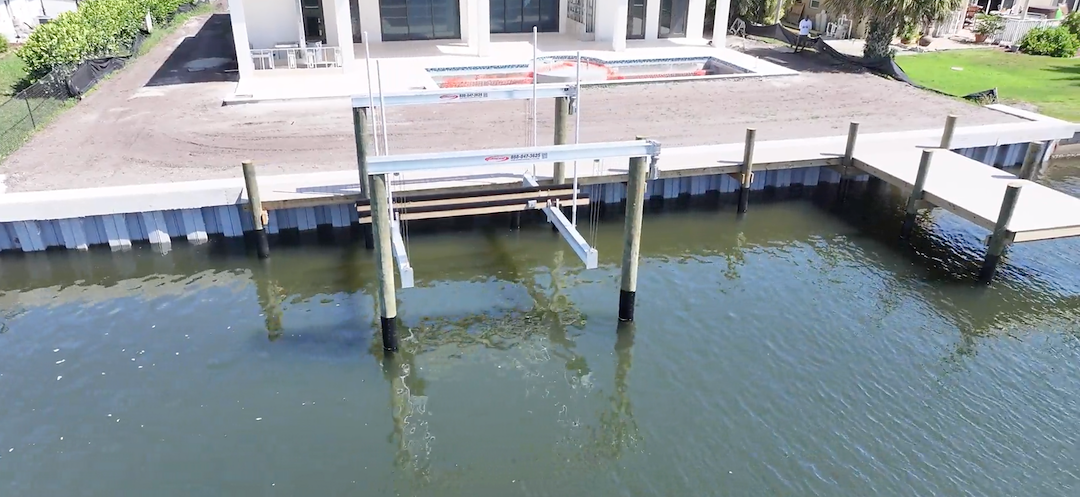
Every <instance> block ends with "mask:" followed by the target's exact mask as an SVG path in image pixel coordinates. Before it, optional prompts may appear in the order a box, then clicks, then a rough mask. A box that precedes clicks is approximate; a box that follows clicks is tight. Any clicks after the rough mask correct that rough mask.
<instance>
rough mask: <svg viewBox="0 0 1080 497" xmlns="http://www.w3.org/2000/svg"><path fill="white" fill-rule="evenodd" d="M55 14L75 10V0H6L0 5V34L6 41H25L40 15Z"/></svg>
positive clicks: (51, 15)
mask: <svg viewBox="0 0 1080 497" xmlns="http://www.w3.org/2000/svg"><path fill="white" fill-rule="evenodd" d="M42 7H44V9H45V12H44V15H45V16H46V17H51V18H55V17H56V16H58V15H60V14H62V13H64V12H68V11H72V10H75V8H76V5H75V0H6V1H5V2H4V5H0V35H3V36H4V38H6V39H7V40H8V41H19V42H21V41H25V40H26V38H27V37H28V36H30V32H31V31H33V29H34V28H36V27H37V26H38V18H39V17H41V16H42Z"/></svg>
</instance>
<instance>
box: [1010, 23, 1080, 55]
mask: <svg viewBox="0 0 1080 497" xmlns="http://www.w3.org/2000/svg"><path fill="white" fill-rule="evenodd" d="M1077 50H1080V40H1077V39H1076V37H1075V36H1073V34H1072V33H1070V32H1069V30H1068V29H1067V28H1065V27H1063V26H1057V27H1053V28H1033V29H1032V30H1031V31H1028V32H1027V34H1025V35H1024V37H1023V38H1022V39H1021V40H1020V51H1021V52H1024V53H1026V54H1029V55H1048V56H1050V57H1074V56H1076V51H1077Z"/></svg>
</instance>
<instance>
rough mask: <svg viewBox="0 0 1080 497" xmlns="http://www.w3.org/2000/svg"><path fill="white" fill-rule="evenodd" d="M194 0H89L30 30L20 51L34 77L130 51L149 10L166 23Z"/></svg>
mask: <svg viewBox="0 0 1080 497" xmlns="http://www.w3.org/2000/svg"><path fill="white" fill-rule="evenodd" d="M189 2H190V0H87V1H85V2H80V4H79V8H78V10H75V11H72V12H65V13H63V14H60V15H59V16H58V17H57V18H56V19H54V20H52V21H51V22H49V23H48V24H44V25H41V26H39V27H38V28H37V29H35V30H34V32H33V33H31V34H30V38H29V39H27V40H26V44H24V45H23V46H22V47H21V48H20V49H19V50H18V52H17V53H18V55H19V57H21V58H22V59H23V62H25V63H26V68H27V71H28V72H29V73H30V77H31V78H35V79H36V78H39V77H41V76H44V75H45V74H47V73H48V72H49V71H51V70H52V69H53V67H56V66H60V65H67V64H76V63H79V62H81V61H83V60H85V59H87V58H92V57H100V56H104V55H109V54H121V53H124V54H125V55H126V48H127V47H129V46H130V45H131V42H132V40H134V39H135V36H136V35H137V34H138V33H139V30H140V29H142V28H143V22H144V20H145V18H146V13H147V12H149V13H150V16H151V18H152V19H153V21H154V24H155V25H159V24H164V23H165V22H166V21H168V19H169V18H170V17H171V16H172V14H173V13H174V12H176V10H177V9H178V8H179V7H180V5H182V4H185V3H189Z"/></svg>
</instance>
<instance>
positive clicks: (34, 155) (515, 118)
mask: <svg viewBox="0 0 1080 497" xmlns="http://www.w3.org/2000/svg"><path fill="white" fill-rule="evenodd" d="M231 46H232V40H231V30H230V27H229V21H228V16H227V15H225V14H215V15H213V16H203V17H200V18H196V19H193V20H192V21H190V22H189V23H188V24H187V25H185V26H183V27H182V28H181V29H179V30H178V31H177V32H176V33H174V34H173V35H172V36H171V37H170V38H168V39H166V40H165V41H164V42H163V43H162V44H161V45H159V46H158V47H155V49H154V50H153V51H152V52H151V53H150V54H148V55H147V56H145V57H142V58H140V59H138V60H137V61H136V62H135V63H133V64H132V65H131V66H129V67H128V68H127V69H125V70H124V71H123V72H122V73H121V74H119V75H117V76H116V77H114V78H111V79H110V80H108V81H106V82H104V83H103V84H101V85H100V86H99V87H98V89H97V90H96V91H94V92H93V93H91V94H90V95H88V96H87V97H86V98H84V99H83V101H82V102H80V103H79V104H78V105H77V106H76V107H75V108H73V109H72V110H70V111H68V112H67V113H65V114H64V115H63V116H61V117H60V118H59V119H58V120H57V121H56V122H54V123H53V124H52V125H50V126H49V127H48V128H47V129H45V130H43V131H42V132H40V133H38V134H37V136H35V138H34V139H33V140H31V141H30V142H29V143H27V144H26V145H25V146H24V147H23V148H22V149H21V150H20V151H18V152H16V153H15V154H13V155H11V156H10V157H9V158H8V159H7V161H5V162H4V163H3V165H0V175H4V174H6V175H7V177H8V179H7V183H8V191H33V190H46V189H62V188H79V187H87V186H112V185H129V184H146V183H160V182H169V181H183V180H194V179H211V178H225V177H238V176H239V175H240V162H241V161H242V160H245V159H253V160H255V161H257V162H258V163H259V164H260V172H262V173H263V174H275V173H298V172H310V171H327V170H341V169H348V168H352V167H355V156H354V154H355V150H354V145H353V136H352V121H351V117H350V111H349V107H348V104H347V103H346V102H345V101H343V100H342V101H318V102H315V101H312V102H294V103H266V104H249V105H238V106H227V107H223V106H221V100H222V98H223V97H224V96H225V95H226V94H227V93H229V92H230V91H231V90H232V89H233V88H234V87H235V72H234V71H228V70H227V69H230V68H235V56H234V54H232V53H230V52H231ZM745 51H747V52H749V53H752V54H754V55H758V56H762V57H766V58H769V59H770V60H771V61H773V62H776V63H781V64H784V65H787V66H789V67H792V68H793V69H796V70H800V71H802V74H800V75H798V76H786V77H774V78H761V79H741V80H729V81H699V82H685V83H674V84H653V85H623V86H614V87H608V88H587V89H586V90H584V96H583V98H582V103H581V106H582V111H583V112H582V131H581V137H582V141H610V140H625V139H633V137H634V136H635V135H645V136H648V137H649V138H653V139H657V140H659V141H660V142H661V143H662V144H663V145H665V146H682V145H703V144H714V143H728V142H738V141H741V140H742V137H743V133H744V130H745V128H746V127H756V128H757V129H758V138H759V139H760V140H772V139H783V138H799V137H815V136H829V135H841V134H844V133H846V129H847V125H848V122H850V121H852V120H857V121H859V122H861V123H862V128H861V129H862V131H864V132H881V131H898V130H907V129H920V128H930V127H936V126H940V125H941V124H942V123H943V122H944V119H945V115H946V114H949V113H955V114H958V115H959V116H960V123H961V125H962V126H963V125H970V124H987V123H995V122H1012V121H1015V120H1016V119H1015V118H1012V117H1009V116H1006V115H1004V114H1000V113H997V112H994V111H990V110H986V109H982V108H979V107H976V106H974V105H969V104H967V103H964V102H961V101H959V100H953V99H949V98H945V97H941V96H938V95H934V94H931V93H928V92H923V91H920V90H916V89H914V88H911V87H909V86H907V85H904V84H902V83H897V82H893V81H888V80H885V79H883V78H880V77H877V76H874V75H871V74H868V73H862V72H858V71H855V70H853V69H851V68H849V67H845V66H839V65H836V64H833V63H831V62H830V61H825V60H822V59H823V56H818V55H815V54H813V53H809V54H807V53H803V54H798V55H793V54H789V53H785V52H784V51H783V50H778V49H776V48H773V47H771V46H767V45H763V44H757V43H754V42H749V41H748V42H746V50H745ZM229 59H232V61H230V60H229ZM205 67H210V69H208V70H200V69H202V68H205ZM527 108H528V104H527V103H526V102H523V101H516V102H488V103H473V104H460V105H441V106H431V107H398V108H393V109H391V110H390V112H388V116H387V120H388V121H389V123H390V126H389V128H390V137H389V139H390V149H391V151H392V152H394V153H408V152H433V151H439V150H466V149H476V148H492V147H510V146H522V145H525V144H526V143H527V141H528V140H529V139H531V133H530V132H529V126H528V125H527V123H526V116H527ZM553 109H554V103H553V102H551V101H543V102H541V103H540V113H539V114H540V115H539V119H538V120H539V124H540V130H539V136H540V142H541V143H551V137H552V129H551V121H552V114H553Z"/></svg>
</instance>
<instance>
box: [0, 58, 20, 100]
mask: <svg viewBox="0 0 1080 497" xmlns="http://www.w3.org/2000/svg"><path fill="white" fill-rule="evenodd" d="M13 52H14V51H11V52H8V53H6V54H4V55H0V100H3V98H2V97H10V96H12V95H14V94H15V93H16V92H15V88H16V87H18V85H19V83H20V82H21V81H22V80H23V79H25V78H26V64H23V61H22V59H20V58H18V57H16V56H15V54H14V53H13Z"/></svg>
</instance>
